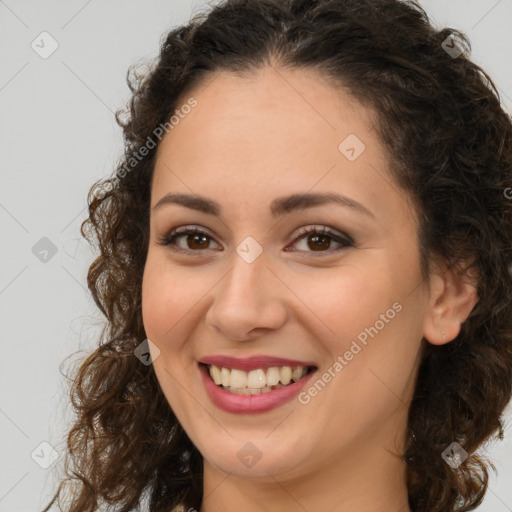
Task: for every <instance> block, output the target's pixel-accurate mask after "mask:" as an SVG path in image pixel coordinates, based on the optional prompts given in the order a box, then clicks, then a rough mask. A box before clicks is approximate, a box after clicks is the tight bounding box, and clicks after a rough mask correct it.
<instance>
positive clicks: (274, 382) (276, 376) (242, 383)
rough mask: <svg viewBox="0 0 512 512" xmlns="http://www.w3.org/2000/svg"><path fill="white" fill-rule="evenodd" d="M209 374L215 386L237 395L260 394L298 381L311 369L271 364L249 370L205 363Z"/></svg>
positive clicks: (311, 368) (308, 367)
mask: <svg viewBox="0 0 512 512" xmlns="http://www.w3.org/2000/svg"><path fill="white" fill-rule="evenodd" d="M207 368H208V372H209V375H210V377H211V379H212V380H213V381H214V382H215V384H216V385H217V386H220V387H221V388H222V389H223V390H225V391H227V392H228V393H235V394H237V395H260V394H264V393H269V392H270V391H273V390H275V389H280V388H282V387H285V386H288V385H290V383H293V382H298V381H299V380H301V379H302V378H303V377H305V376H306V375H307V374H309V373H310V372H311V371H313V370H314V367H312V366H296V367H291V366H281V367H278V366H272V367H270V368H267V369H266V370H265V369H264V368H257V369H255V370H251V371H249V372H247V371H244V370H238V369H229V368H225V367H219V366H216V365H207Z"/></svg>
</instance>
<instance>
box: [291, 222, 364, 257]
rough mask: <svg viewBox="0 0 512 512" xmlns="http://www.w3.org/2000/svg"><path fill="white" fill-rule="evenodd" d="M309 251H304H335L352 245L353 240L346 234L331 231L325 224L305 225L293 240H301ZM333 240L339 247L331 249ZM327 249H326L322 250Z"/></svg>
mask: <svg viewBox="0 0 512 512" xmlns="http://www.w3.org/2000/svg"><path fill="white" fill-rule="evenodd" d="M303 239H304V242H305V246H306V247H307V248H309V249H311V251H306V252H329V253H330V252H337V251H341V250H342V249H345V248H347V247H353V246H354V241H353V240H352V239H351V238H350V237H349V236H348V235H346V234H344V233H340V232H337V231H333V230H331V229H330V228H328V227H327V226H306V227H304V228H301V229H300V230H299V232H298V233H297V238H296V239H295V240H300V241H302V240H303ZM332 241H334V242H336V243H337V244H339V245H340V246H341V247H339V248H338V249H331V248H330V246H331V242H332ZM324 249H327V250H324Z"/></svg>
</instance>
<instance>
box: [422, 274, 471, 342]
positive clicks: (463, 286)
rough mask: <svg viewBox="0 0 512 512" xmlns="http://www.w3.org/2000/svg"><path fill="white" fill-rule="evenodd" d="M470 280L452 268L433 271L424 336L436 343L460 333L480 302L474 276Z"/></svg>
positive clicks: (446, 340)
mask: <svg viewBox="0 0 512 512" xmlns="http://www.w3.org/2000/svg"><path fill="white" fill-rule="evenodd" d="M471 281H472V282H471ZM471 281H470V278H468V276H467V275H466V276H464V275H461V274H460V273H458V272H457V271H455V270H451V269H446V270H445V271H444V272H443V273H442V274H433V275H431V277H430V299H429V303H428V306H427V311H426V315H425V322H424V326H423V336H424V337H425V338H426V339H427V341H429V342H430V343H432V344H433V345H444V344H445V343H449V342H450V341H452V340H454V339H455V338H456V337H457V336H458V335H459V332H460V329H461V326H462V324H463V323H464V321H465V320H466V319H467V318H468V317H469V315H470V314H471V311H472V310H473V308H474V307H475V304H476V303H477V302H478V293H477V289H476V286H475V284H474V283H475V280H474V279H471Z"/></svg>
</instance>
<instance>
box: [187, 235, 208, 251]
mask: <svg viewBox="0 0 512 512" xmlns="http://www.w3.org/2000/svg"><path fill="white" fill-rule="evenodd" d="M190 236H191V237H192V240H193V242H192V243H193V244H194V243H195V241H196V240H199V239H200V238H202V239H203V241H204V243H206V247H207V246H208V240H207V237H206V236H205V235H199V234H196V235H190ZM204 243H203V245H201V242H199V245H200V246H201V247H200V248H201V249H204V248H205V247H204ZM189 246H190V244H189Z"/></svg>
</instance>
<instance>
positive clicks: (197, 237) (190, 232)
mask: <svg viewBox="0 0 512 512" xmlns="http://www.w3.org/2000/svg"><path fill="white" fill-rule="evenodd" d="M184 237H186V238H185V244H186V245H187V247H183V246H182V245H179V244H176V240H180V239H181V238H184ZM208 239H212V237H211V236H210V235H209V234H208V233H207V232H206V231H203V230H202V229H199V228H197V227H195V226H180V227H179V228H174V229H172V230H171V231H170V232H169V234H168V235H166V236H165V237H164V238H163V239H161V240H159V241H158V243H159V244H160V245H165V246H167V245H172V246H173V248H172V250H174V251H177V252H188V251H190V250H193V251H196V249H208V248H209V247H208V245H209V240H208Z"/></svg>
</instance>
